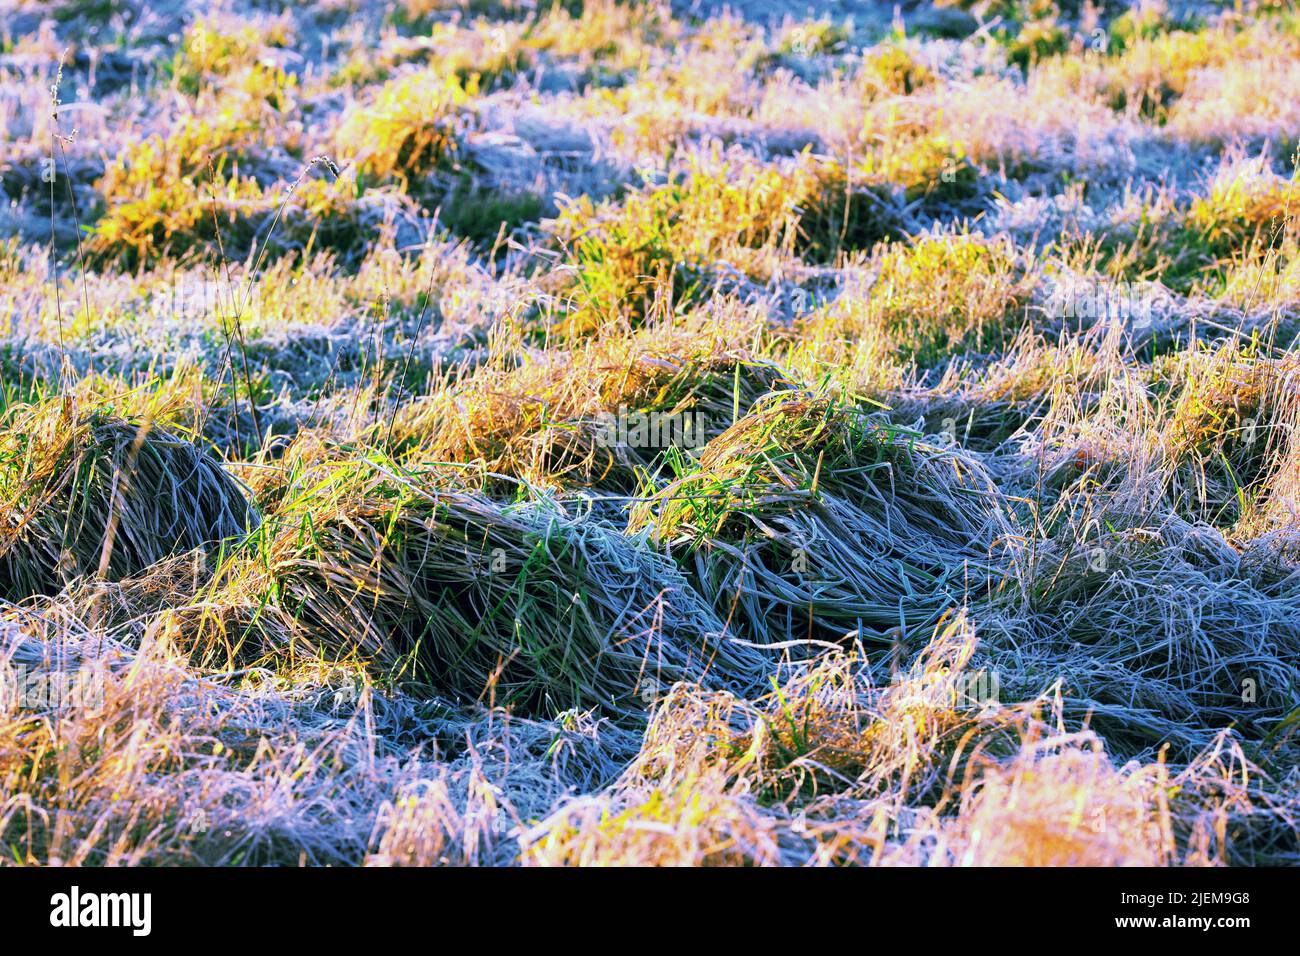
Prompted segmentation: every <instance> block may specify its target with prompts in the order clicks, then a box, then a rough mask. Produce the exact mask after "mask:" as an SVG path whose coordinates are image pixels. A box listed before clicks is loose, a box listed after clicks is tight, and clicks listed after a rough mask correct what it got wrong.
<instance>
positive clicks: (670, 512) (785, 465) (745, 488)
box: [629, 392, 1000, 648]
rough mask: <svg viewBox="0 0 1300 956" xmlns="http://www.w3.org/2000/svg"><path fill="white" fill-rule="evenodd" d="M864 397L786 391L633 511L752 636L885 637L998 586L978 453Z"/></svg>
mask: <svg viewBox="0 0 1300 956" xmlns="http://www.w3.org/2000/svg"><path fill="white" fill-rule="evenodd" d="M868 412H869V410H868V409H864V408H862V407H861V406H856V405H854V404H852V403H849V402H847V401H843V400H835V399H830V398H825V397H817V396H813V395H808V394H802V393H798V392H785V393H775V394H774V395H772V396H769V397H768V398H767V399H765V400H763V401H761V402H759V404H758V405H757V406H756V407H755V408H754V409H753V410H752V411H751V412H750V413H749V414H748V415H747V416H746V417H745V418H743V419H741V420H740V421H738V422H737V423H736V424H735V425H733V426H732V427H731V428H730V429H728V430H727V431H726V432H724V433H723V434H722V435H720V436H719V437H718V438H716V439H714V440H713V441H711V442H710V443H709V444H708V445H707V446H706V447H705V448H704V450H703V453H702V454H701V456H700V459H699V462H698V464H697V463H694V462H688V463H684V464H683V465H682V466H681V473H680V475H679V476H678V477H677V478H676V480H674V481H673V482H671V483H669V484H668V485H667V486H666V487H664V488H663V489H661V490H659V491H657V492H655V494H654V495H652V496H651V497H649V498H648V499H647V500H646V501H644V502H639V503H637V504H636V505H635V506H634V507H633V509H632V513H631V517H630V520H629V530H630V531H631V532H634V533H635V532H639V531H644V532H646V533H649V534H651V535H652V536H653V537H654V538H655V539H656V540H659V541H662V542H664V543H667V544H669V545H670V547H671V549H672V551H673V552H674V553H675V554H676V555H677V556H678V558H679V560H681V561H683V562H684V563H685V564H686V566H687V567H688V568H689V569H691V570H692V572H693V574H694V575H695V577H696V579H697V580H698V581H699V582H700V584H699V587H700V590H701V591H702V592H703V593H705V594H708V595H712V596H713V599H714V601H715V603H716V604H717V606H718V608H719V611H718V613H719V614H720V615H722V616H723V617H724V618H727V619H728V620H730V621H732V622H733V624H734V626H736V627H738V628H739V629H740V630H741V631H742V632H743V633H744V634H746V635H747V636H749V637H750V639H752V640H756V641H757V642H759V643H764V644H779V645H782V646H792V647H796V648H797V647H799V646H801V644H807V642H809V641H811V642H813V644H814V645H815V643H816V642H817V641H845V640H849V641H851V640H855V639H858V640H863V641H871V642H876V643H883V644H889V643H891V641H892V640H893V637H892V636H888V635H897V634H898V633H908V634H910V633H914V632H915V630H917V629H921V630H925V629H928V628H929V627H930V626H932V625H933V623H934V622H935V621H936V620H938V618H939V616H940V615H941V614H942V612H943V611H944V610H945V609H946V608H948V607H951V606H953V605H954V604H956V603H960V602H961V601H962V600H963V599H964V598H963V595H964V593H966V592H968V591H978V590H979V589H981V588H984V587H986V586H988V584H989V579H990V568H991V564H990V551H991V548H992V540H993V536H994V535H995V533H996V532H995V529H996V528H997V527H998V525H999V520H1000V519H999V517H998V515H997V513H996V506H995V505H993V503H992V502H991V500H990V498H989V497H988V490H989V488H990V487H991V486H990V485H988V484H987V480H988V479H987V476H983V477H982V476H981V475H980V473H979V468H978V466H977V465H975V464H974V463H973V462H969V461H965V460H962V459H960V458H958V457H956V456H954V455H953V454H951V453H949V452H943V451H940V450H939V449H936V448H933V447H931V446H927V445H924V444H921V443H919V442H917V441H916V439H915V436H914V435H911V434H909V433H907V432H905V431H903V430H901V429H898V428H897V427H895V426H892V425H891V424H889V423H888V422H887V421H884V420H882V419H880V418H878V417H876V416H872V415H870V414H869V413H868Z"/></svg>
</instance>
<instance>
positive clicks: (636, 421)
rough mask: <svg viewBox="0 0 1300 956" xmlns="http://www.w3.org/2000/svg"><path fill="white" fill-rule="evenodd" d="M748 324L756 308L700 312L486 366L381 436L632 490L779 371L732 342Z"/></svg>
mask: <svg viewBox="0 0 1300 956" xmlns="http://www.w3.org/2000/svg"><path fill="white" fill-rule="evenodd" d="M731 321H734V322H735V327H733V328H722V327H721V324H722V323H724V322H731ZM746 330H750V331H757V329H756V327H755V323H754V321H753V318H752V317H751V318H750V319H749V321H747V322H746V321H745V320H744V317H741V316H734V315H733V314H732V313H730V312H724V313H723V314H722V315H720V316H717V317H712V318H711V317H709V316H707V315H702V316H695V317H693V318H690V319H688V320H687V321H686V322H684V323H682V324H680V325H677V326H675V327H671V328H661V327H658V326H655V327H650V328H647V329H644V330H641V331H640V332H638V333H637V334H635V335H631V336H628V337H626V338H623V337H616V336H615V337H608V338H605V339H602V340H600V341H597V342H592V343H587V344H583V345H579V346H576V347H575V348H574V349H573V350H572V351H565V352H562V353H560V354H555V355H548V356H547V357H546V360H545V361H542V360H539V361H536V362H532V363H529V364H527V365H523V366H520V367H517V368H508V369H502V368H500V367H497V366H488V367H485V368H483V369H480V370H478V371H477V372H475V373H474V374H473V375H471V376H470V377H469V378H467V379H465V380H464V381H462V382H460V383H457V384H455V385H453V386H451V387H449V388H448V389H447V390H445V391H442V392H439V393H435V394H434V395H433V396H431V398H430V399H429V400H427V401H424V402H420V403H415V404H412V405H410V406H408V407H406V408H404V409H402V410H401V411H400V412H399V413H398V414H397V416H396V419H395V427H394V429H393V433H392V435H391V436H385V437H386V438H390V439H391V441H392V443H393V445H394V446H395V447H396V448H398V449H402V450H403V452H404V454H405V455H406V456H407V457H412V456H423V457H425V458H426V459H431V460H448V461H458V462H466V463H470V462H476V463H478V464H481V465H482V466H483V467H484V468H485V469H487V471H488V472H490V473H491V474H494V475H497V476H499V477H504V476H508V477H509V478H511V479H521V480H524V481H526V482H528V483H529V484H531V485H534V486H538V487H545V488H568V487H573V486H575V485H577V486H588V487H597V488H604V489H608V490H612V491H617V492H623V493H634V492H635V491H636V490H637V489H638V487H639V486H640V484H641V483H642V482H644V481H646V480H647V479H651V478H652V477H653V476H654V475H655V474H656V473H657V472H659V471H660V470H661V466H662V464H663V462H664V456H665V455H667V454H670V453H672V450H673V447H674V446H675V447H678V448H684V447H686V445H687V444H689V445H690V446H695V445H702V444H703V443H704V442H705V441H707V440H708V439H710V438H712V437H714V436H716V435H719V434H721V433H722V431H724V430H725V429H726V428H727V427H729V426H730V425H731V424H732V422H733V420H734V418H735V416H736V415H737V414H738V413H740V414H743V413H744V412H746V411H748V410H749V408H750V407H751V406H752V405H753V404H754V403H755V402H756V401H757V400H758V399H759V398H760V397H761V396H762V395H764V394H766V393H767V392H768V391H770V390H772V389H773V388H776V387H777V386H778V385H779V384H780V383H782V382H784V381H785V380H786V378H787V373H786V372H785V371H784V370H783V369H782V368H781V367H780V366H779V365H778V364H776V363H775V362H773V361H771V360H769V359H766V358H764V357H762V356H761V355H755V354H753V353H752V352H751V351H750V350H749V349H748V348H745V347H743V346H740V345H739V344H738V343H740V342H742V341H744V340H745V339H746V336H745V334H744V333H745V331H746ZM750 338H751V339H752V336H750ZM620 423H621V431H620ZM687 426H689V427H687ZM638 428H640V430H641V431H642V432H644V433H645V434H644V435H643V436H642V437H640V438H638V437H637V434H636V430H637V429H638ZM629 430H631V431H632V432H633V434H631V435H627V434H626V433H627V432H628V431H629ZM689 451H690V449H687V452H688V453H689Z"/></svg>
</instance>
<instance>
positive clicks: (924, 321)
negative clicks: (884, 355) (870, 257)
mask: <svg viewBox="0 0 1300 956" xmlns="http://www.w3.org/2000/svg"><path fill="white" fill-rule="evenodd" d="M877 261H878V263H879V271H878V273H877V277H876V282H875V285H874V286H873V287H872V289H871V301H870V306H869V309H868V315H867V321H874V322H877V323H879V327H880V329H881V333H882V334H883V335H884V337H885V338H886V339H887V341H889V342H890V343H891V344H892V345H893V346H894V347H895V349H897V351H898V354H899V355H900V356H901V357H902V358H904V359H905V360H911V361H915V362H916V363H917V364H918V365H920V366H922V367H925V366H930V365H933V364H935V363H936V362H938V361H940V360H942V359H943V358H945V357H948V356H951V355H954V354H956V353H958V352H961V351H964V350H980V351H987V350H989V349H993V348H996V347H998V346H1000V345H1002V344H1004V343H1006V342H1007V341H1008V340H1009V339H1010V338H1011V337H1012V336H1013V335H1014V334H1015V332H1016V331H1018V327H1017V326H1015V325H1014V317H1015V315H1016V313H1017V312H1018V311H1019V310H1020V309H1021V307H1022V306H1023V305H1024V304H1025V303H1026V302H1027V301H1028V296H1029V293H1030V291H1031V289H1032V286H1033V282H1032V279H1031V278H1030V277H1029V270H1028V268H1027V267H1026V265H1025V264H1024V263H1023V262H1021V261H1020V259H1019V256H1018V255H1017V253H1016V251H1015V249H1014V248H1013V247H1012V245H1011V244H1010V243H1009V242H1008V241H1006V240H1004V239H998V238H992V239H988V238H983V237H980V236H976V235H973V234H969V233H952V234H935V235H928V236H921V237H919V238H917V239H916V240H915V241H913V242H911V243H906V244H892V245H886V246H884V247H882V248H880V249H879V250H878V253H877Z"/></svg>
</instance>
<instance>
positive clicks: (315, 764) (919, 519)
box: [0, 0, 1300, 866]
mask: <svg viewBox="0 0 1300 956" xmlns="http://www.w3.org/2000/svg"><path fill="white" fill-rule="evenodd" d="M858 6H859V7H860V8H862V9H864V10H865V9H866V8H867V7H870V6H871V5H858ZM905 6H906V7H907V9H902V8H900V9H899V10H898V11H897V12H896V13H891V11H890V10H887V9H886V8H885V7H883V6H882V7H880V10H879V11H877V12H880V11H883V13H880V15H879V16H877V15H875V14H874V13H873V14H871V15H866V16H863V17H861V18H857V19H855V20H854V21H853V22H850V21H848V20H847V19H846V18H844V17H843V16H841V15H840V13H839V12H838V10H837V9H832V5H828V4H823V5H821V6H820V7H819V9H818V10H817V11H814V12H813V13H812V14H808V13H807V11H805V10H802V9H798V10H796V9H794V8H793V7H794V5H783V4H778V5H776V6H775V7H774V6H773V5H770V4H757V3H753V4H751V3H744V4H740V5H738V6H733V8H732V9H730V10H727V11H722V10H718V9H714V8H713V7H712V6H711V5H707V4H706V5H703V6H701V8H700V10H699V11H698V14H699V15H698V16H697V15H691V16H685V15H683V14H681V13H680V11H679V12H677V13H674V10H675V9H676V6H675V5H670V4H666V3H654V4H630V3H622V2H615V0H588V2H584V3H564V4H554V5H537V4H531V3H516V2H495V3H480V2H475V3H469V4H464V3H442V2H427V0H404V2H402V3H399V4H390V5H364V4H362V5H351V6H349V7H348V11H347V15H346V16H344V15H342V14H341V11H342V9H343V7H342V6H341V5H340V4H337V3H332V2H324V0H322V2H321V3H317V4H297V5H283V4H282V5H279V6H277V8H276V10H274V11H268V10H267V9H266V5H265V4H259V3H251V2H248V3H246V2H243V0H237V2H234V3H230V4H224V5H222V6H221V7H220V9H218V10H214V11H210V10H207V9H202V10H200V9H198V8H197V7H196V6H195V5H193V4H180V5H176V6H175V9H173V8H171V7H169V8H167V9H165V10H164V9H161V8H160V9H148V10H146V9H144V5H140V4H134V3H120V4H116V3H115V4H98V3H76V2H70V0H69V2H60V3H57V4H47V5H37V4H22V5H20V11H19V13H18V14H17V15H16V16H15V18H14V23H13V24H12V33H13V36H12V37H11V38H10V39H8V40H7V41H6V44H5V47H4V50H3V52H0V74H3V84H0V89H2V90H3V92H0V142H2V143H3V149H0V190H2V191H3V203H0V207H2V208H0V229H2V230H3V231H4V233H5V235H6V238H5V239H4V241H3V242H2V243H0V337H2V338H3V342H2V343H0V841H2V842H3V845H4V846H5V848H6V857H5V859H6V860H7V861H9V860H12V861H14V862H19V863H23V864H29V863H36V864H57V863H71V864H84V865H104V864H141V865H144V864H165V863H199V864H219V865H257V864H285V865H325V864H329V865H367V866H426V865H494V866H495V865H503V866H505V865H530V866H537V865H541V866H546V865H626V864H664V865H668V864H687V865H702V864H737V865H839V864H861V865H867V864H870V865H929V866H979V865H1050V866H1059V865H1118V864H1140V865H1217V864H1223V863H1227V864H1234V865H1250V864H1275V863H1296V862H1297V861H1300V839H1298V832H1300V831H1298V830H1297V812H1300V789H1297V777H1296V773H1295V770H1294V767H1295V765H1296V762H1297V756H1300V754H1298V753H1297V748H1298V747H1300V738H1298V737H1297V728H1298V727H1300V696H1297V695H1298V693H1300V692H1298V690H1297V688H1300V672H1297V668H1296V661H1297V659H1300V544H1298V542H1300V537H1298V532H1297V528H1298V526H1300V525H1298V522H1300V418H1298V417H1297V416H1298V415H1300V395H1298V394H1297V368H1296V362H1295V358H1294V352H1295V348H1296V345H1297V342H1298V341H1300V266H1298V265H1297V263H1300V252H1298V251H1297V250H1298V245H1300V237H1298V235H1297V227H1296V222H1297V214H1298V213H1300V209H1297V208H1296V207H1297V205H1300V191H1298V190H1297V188H1296V182H1297V179H1296V169H1295V158H1294V154H1295V150H1296V146H1297V135H1298V134H1300V127H1298V126H1297V122H1298V121H1297V116H1296V113H1295V105H1294V104H1295V97H1294V96H1293V95H1292V88H1293V87H1294V86H1295V82H1294V81H1295V78H1296V72H1297V69H1298V66H1297V64H1298V63H1300V57H1298V54H1300V47H1298V46H1297V43H1298V41H1297V30H1296V21H1295V17H1294V14H1290V13H1287V12H1286V11H1284V10H1281V9H1280V7H1281V6H1282V5H1279V4H1272V3H1258V4H1240V5H1238V8H1237V9H1235V10H1233V11H1228V10H1226V9H1225V10H1218V9H1215V8H1213V7H1212V6H1206V7H1205V8H1204V9H1202V10H1200V11H1198V12H1197V13H1196V15H1192V14H1191V13H1190V12H1187V11H1184V10H1183V9H1182V8H1181V7H1180V6H1178V5H1175V4H1171V3H1160V2H1146V3H1143V4H1140V5H1137V6H1135V7H1133V9H1130V10H1121V9H1115V8H1114V5H1093V6H1091V7H1083V8H1080V6H1079V5H1076V4H1072V3H1070V4H1067V3H1043V2H1022V0H998V2H996V3H994V2H980V3H968V2H964V0H963V2H960V3H942V4H937V5H935V4H930V3H920V4H910V5H905ZM280 7H283V9H280ZM787 7H789V9H787ZM37 8H39V9H37ZM873 9H874V8H873ZM774 12H775V13H778V14H780V13H786V12H788V13H790V16H789V17H783V16H776V17H771V16H768V14H772V13H774ZM65 52H66V55H65ZM61 57H62V60H61ZM60 63H61V66H60Z"/></svg>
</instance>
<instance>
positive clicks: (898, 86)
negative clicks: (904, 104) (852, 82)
mask: <svg viewBox="0 0 1300 956" xmlns="http://www.w3.org/2000/svg"><path fill="white" fill-rule="evenodd" d="M857 79H858V82H859V83H860V84H861V85H862V87H863V89H864V90H865V91H866V92H867V93H868V95H871V96H910V95H911V94H912V93H915V92H916V91H917V90H920V89H922V88H924V87H929V86H932V85H934V84H935V83H936V82H938V78H937V77H936V76H935V74H934V71H933V70H931V69H930V68H929V67H928V66H926V65H925V64H924V63H922V62H921V61H920V60H918V59H917V58H916V57H915V56H913V55H912V54H911V53H909V52H908V51H907V49H906V48H905V47H903V46H900V45H898V44H888V45H885V46H883V47H881V48H880V50H879V51H878V52H875V53H872V54H870V55H868V56H866V57H864V58H863V61H862V66H861V67H860V69H859V71H858V77H857Z"/></svg>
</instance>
